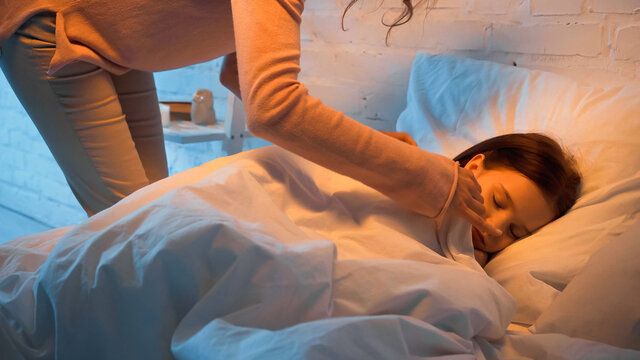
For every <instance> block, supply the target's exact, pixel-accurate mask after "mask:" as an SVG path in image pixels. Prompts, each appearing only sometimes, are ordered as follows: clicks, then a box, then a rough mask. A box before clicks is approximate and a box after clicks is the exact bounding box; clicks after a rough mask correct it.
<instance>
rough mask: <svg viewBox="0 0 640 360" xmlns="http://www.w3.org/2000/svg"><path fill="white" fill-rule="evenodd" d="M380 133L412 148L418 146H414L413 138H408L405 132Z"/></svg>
mask: <svg viewBox="0 0 640 360" xmlns="http://www.w3.org/2000/svg"><path fill="white" fill-rule="evenodd" d="M379 131H380V132H381V133H383V134H385V135H388V136H391V137H392V138H394V139H398V140H400V141H402V142H405V143H407V144H409V145H413V146H418V144H416V142H415V141H414V140H413V138H411V136H409V134H407V133H405V132H395V131H383V130H379Z"/></svg>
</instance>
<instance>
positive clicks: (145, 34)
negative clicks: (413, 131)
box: [0, 0, 457, 217]
mask: <svg viewBox="0 0 640 360" xmlns="http://www.w3.org/2000/svg"><path fill="white" fill-rule="evenodd" d="M303 8H304V0H171V1H151V0H111V1H97V0H30V1H25V0H0V44H2V42H3V41H4V40H5V39H7V38H8V37H9V36H11V34H12V33H13V32H15V31H16V30H17V28H18V27H20V25H21V24H22V23H23V22H24V21H25V20H27V19H28V18H29V17H31V16H32V15H34V14H35V13H38V12H42V11H53V12H56V13H57V17H56V53H55V55H54V57H53V59H52V61H51V64H50V67H49V73H50V74H53V73H55V72H56V71H57V70H59V69H60V68H62V67H63V66H65V65H66V64H68V63H71V62H74V61H85V62H89V63H93V64H96V65H98V66H100V67H102V68H104V69H106V70H108V71H110V72H112V73H115V74H122V73H124V72H126V71H128V70H129V69H137V70H143V71H161V70H167V69H174V68H179V67H183V66H187V65H191V64H195V63H199V62H204V61H208V60H211V59H214V58H217V57H219V56H222V55H225V54H228V53H231V52H233V51H236V53H237V58H238V69H239V77H240V89H241V93H242V98H243V104H244V108H245V112H246V114H247V123H248V125H249V129H250V130H251V131H252V132H253V133H254V134H255V135H256V136H259V137H262V138H264V139H267V140H269V141H271V142H273V143H274V144H277V145H279V146H281V147H283V148H285V149H287V150H289V151H292V152H294V153H296V154H298V155H301V156H303V157H305V158H307V159H309V160H311V161H313V162H315V163H317V164H320V165H322V166H324V167H327V168H329V169H331V170H334V171H337V172H339V173H342V174H344V175H347V176H349V177H352V178H354V179H357V180H359V181H361V182H363V183H365V184H367V185H369V186H371V187H373V188H374V189H376V190H378V191H380V192H382V193H383V194H385V195H387V196H389V197H390V198H392V199H393V200H395V201H396V202H398V203H399V204H401V205H403V206H404V207H406V208H409V209H411V210H414V211H417V212H418V213H421V214H423V215H426V216H429V217H436V216H438V215H440V214H442V213H444V211H445V210H446V208H447V206H448V204H449V202H450V200H451V198H452V195H453V193H454V192H455V188H456V185H457V184H456V177H457V170H456V168H457V166H456V165H455V164H454V162H453V161H451V160H450V159H448V158H446V157H443V156H440V155H436V154H432V153H429V152H426V151H423V150H421V149H419V148H417V147H413V146H410V145H408V144H405V143H403V142H400V141H398V140H396V139H393V138H391V137H389V136H386V135H384V134H382V133H380V132H378V131H375V130H373V129H371V128H369V127H367V126H364V125H362V124H360V123H358V122H357V121H355V120H353V119H350V118H349V117H347V116H345V115H344V114H342V113H341V112H339V111H336V110H334V109H332V108H330V107H328V106H326V105H324V104H323V103H322V102H321V101H320V100H318V99H316V98H314V97H312V96H310V95H309V94H308V92H307V89H306V88H305V87H304V86H303V85H302V84H301V83H300V82H299V81H298V73H299V71H300V66H299V59H300V26H299V25H300V21H301V15H302V11H303Z"/></svg>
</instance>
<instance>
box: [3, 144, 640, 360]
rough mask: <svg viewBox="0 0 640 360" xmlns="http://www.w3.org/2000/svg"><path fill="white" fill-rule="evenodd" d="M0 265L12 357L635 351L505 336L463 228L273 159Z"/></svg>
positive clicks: (220, 171)
mask: <svg viewBox="0 0 640 360" xmlns="http://www.w3.org/2000/svg"><path fill="white" fill-rule="evenodd" d="M63 234H64V236H62V235H63ZM54 244H55V247H53V245H54ZM51 247H53V250H52V251H51V253H50V254H48V252H49V250H50V249H51ZM45 259H46V261H45ZM0 263H1V264H2V266H1V267H0V349H2V350H3V352H5V353H6V354H8V358H9V359H14V358H49V357H53V356H54V355H55V357H56V358H59V359H101V358H104V359H172V358H177V359H205V358H212V359H253V358H255V359H298V358H306V359H342V358H349V359H363V358H367V359H405V358H415V357H438V356H442V357H448V356H453V357H454V358H460V359H464V358H469V359H471V358H502V357H504V356H512V355H514V354H515V355H518V356H527V357H528V356H532V357H536V358H539V357H538V356H537V355H539V354H551V355H553V356H559V357H561V358H562V357H568V358H572V357H573V356H579V355H590V354H591V355H592V354H598V351H599V352H600V354H606V355H607V356H609V355H612V354H613V355H615V356H618V357H620V358H625V357H626V358H633V357H634V356H637V355H638V353H635V352H632V351H626V350H621V349H617V348H613V347H610V346H607V345H602V344H598V343H592V342H588V341H584V340H576V339H570V338H567V337H565V336H561V335H557V336H556V335H526V336H523V335H515V334H509V335H507V336H506V337H505V331H506V327H507V325H508V324H509V321H510V319H511V317H512V316H513V314H514V311H515V302H514V301H513V299H512V298H511V296H510V295H509V294H508V293H507V292H506V291H505V290H504V289H503V288H502V287H500V286H499V285H498V284H497V282H495V281H494V280H493V279H491V278H490V277H488V276H487V275H486V274H485V273H484V271H483V270H482V268H481V267H480V266H479V265H478V264H477V263H476V262H475V260H473V249H472V245H471V237H470V228H469V225H468V224H466V223H465V222H463V221H461V220H457V219H453V218H448V219H446V220H445V222H444V223H443V225H442V227H441V228H440V229H436V226H435V224H434V223H433V222H432V221H430V220H429V219H426V218H424V217H422V216H419V215H416V214H413V213H410V212H408V211H406V210H404V209H402V208H400V207H398V206H397V205H396V204H395V203H393V202H392V201H390V200H389V199H387V198H385V197H384V196H382V195H380V194H379V193H377V192H375V191H373V190H372V189H370V188H368V187H366V186H364V185H362V184H360V183H358V182H355V181H353V180H351V179H348V178H346V177H343V176H341V175H338V174H335V173H332V172H330V171H328V170H326V169H323V168H321V167H319V166H316V165H314V164H311V163H309V162H307V161H305V160H303V159H301V158H299V157H297V156H294V155H291V154H290V153H287V152H285V151H283V150H279V149H277V148H275V147H270V148H265V149H259V150H254V151H251V152H247V153H242V154H239V155H236V156H234V157H229V158H224V159H220V160H216V161H213V162H211V163H209V164H206V165H203V166H202V167H200V168H198V169H195V170H193V171H188V172H185V173H183V174H179V175H177V176H174V177H172V178H169V179H166V180H164V181H161V182H160V183H157V184H155V185H152V186H151V187H149V188H146V189H143V190H141V191H140V192H138V193H136V194H134V195H132V196H131V197H130V198H128V199H125V201H123V202H121V203H120V204H118V205H116V206H115V207H113V208H112V209H110V210H107V211H105V212H103V213H101V214H98V215H97V216H95V217H93V218H91V219H88V220H87V221H85V222H84V223H82V224H80V225H78V226H76V227H74V228H73V229H70V230H69V229H60V230H57V232H54V233H45V234H41V235H34V236H29V237H26V238H23V239H17V240H14V241H12V242H9V243H7V244H5V245H3V246H0ZM523 339H524V340H523ZM594 349H595V350H594ZM594 351H595V352H594ZM448 358H451V357H448Z"/></svg>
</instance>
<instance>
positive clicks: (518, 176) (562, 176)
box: [454, 133, 581, 266]
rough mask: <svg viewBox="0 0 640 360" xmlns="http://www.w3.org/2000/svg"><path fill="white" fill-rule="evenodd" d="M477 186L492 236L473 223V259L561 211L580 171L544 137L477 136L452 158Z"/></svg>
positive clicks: (573, 195)
mask: <svg viewBox="0 0 640 360" xmlns="http://www.w3.org/2000/svg"><path fill="white" fill-rule="evenodd" d="M454 160H455V161H458V162H459V164H460V166H461V167H463V168H465V169H467V170H470V171H471V172H473V174H474V176H475V177H476V179H477V181H478V183H479V184H480V186H481V187H482V197H483V199H484V206H485V210H486V213H485V217H486V219H487V222H488V223H489V224H491V225H493V226H494V227H496V228H498V229H499V230H501V231H502V235H501V236H493V235H489V234H486V233H483V232H482V231H480V230H478V229H477V228H476V227H474V226H472V230H471V231H472V239H473V247H474V249H475V256H476V260H477V261H478V262H479V263H480V264H481V265H482V266H484V265H485V264H486V263H487V261H488V258H489V256H490V255H491V254H494V253H496V252H498V251H500V250H502V249H504V248H505V247H507V246H509V245H510V244H512V243H513V242H514V241H516V240H518V239H521V238H523V237H526V236H528V235H530V234H532V233H533V232H535V231H536V230H537V229H539V228H540V227H542V226H544V225H545V224H547V223H549V222H551V221H553V220H555V219H557V218H559V217H560V216H562V215H564V214H565V213H566V212H567V211H568V210H569V208H571V206H573V204H574V203H575V202H576V199H577V197H578V191H579V186H580V181H581V178H580V174H579V172H578V170H577V168H576V164H575V161H574V160H573V158H572V157H571V156H570V155H569V154H568V153H566V152H565V151H564V150H563V149H562V148H561V147H560V145H559V144H558V143H557V142H555V141H554V140H552V139H550V138H549V137H547V136H545V135H542V134H537V133H526V134H507V135H501V136H497V137H494V138H490V139H487V140H485V141H482V142H480V143H478V144H476V145H474V146H472V147H470V148H469V149H467V150H465V151H463V152H462V153H461V154H459V155H458V156H456V157H455V158H454Z"/></svg>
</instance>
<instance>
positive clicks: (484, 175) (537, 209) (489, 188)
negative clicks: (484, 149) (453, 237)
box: [465, 154, 554, 253]
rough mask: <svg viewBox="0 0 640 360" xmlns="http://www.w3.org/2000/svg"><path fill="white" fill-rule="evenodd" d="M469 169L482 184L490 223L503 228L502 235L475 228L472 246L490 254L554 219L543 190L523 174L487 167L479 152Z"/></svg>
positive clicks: (467, 166) (487, 217)
mask: <svg viewBox="0 0 640 360" xmlns="http://www.w3.org/2000/svg"><path fill="white" fill-rule="evenodd" d="M465 168H467V169H470V170H471V171H472V172H473V174H474V175H475V177H476V179H477V180H478V183H479V184H480V186H481V187H482V197H483V198H484V207H485V209H486V219H487V222H488V223H489V224H491V225H493V226H495V227H497V228H498V229H500V230H502V236H500V237H495V236H490V235H487V234H482V233H481V232H480V231H478V229H476V228H475V227H473V228H472V238H473V246H474V247H475V248H476V249H479V250H482V251H484V252H487V253H493V252H497V251H500V250H502V249H504V248H505V247H507V246H508V245H510V244H511V243H513V242H514V241H515V240H517V239H520V238H522V237H525V236H527V235H529V234H531V233H532V232H534V231H535V230H537V229H538V228H540V227H542V226H543V225H545V224H547V223H549V222H550V221H551V220H553V217H554V211H553V207H552V206H551V204H550V203H549V202H548V201H547V199H546V198H545V197H544V195H543V193H542V190H540V188H538V186H537V185H536V184H535V183H534V182H533V181H531V180H530V179H529V178H527V177H525V176H524V175H522V174H521V173H519V172H517V171H514V170H511V169H506V168H499V169H486V168H485V167H484V155H482V154H481V155H476V156H475V157H474V158H473V159H471V160H470V161H469V162H468V163H467V165H466V166H465Z"/></svg>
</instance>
